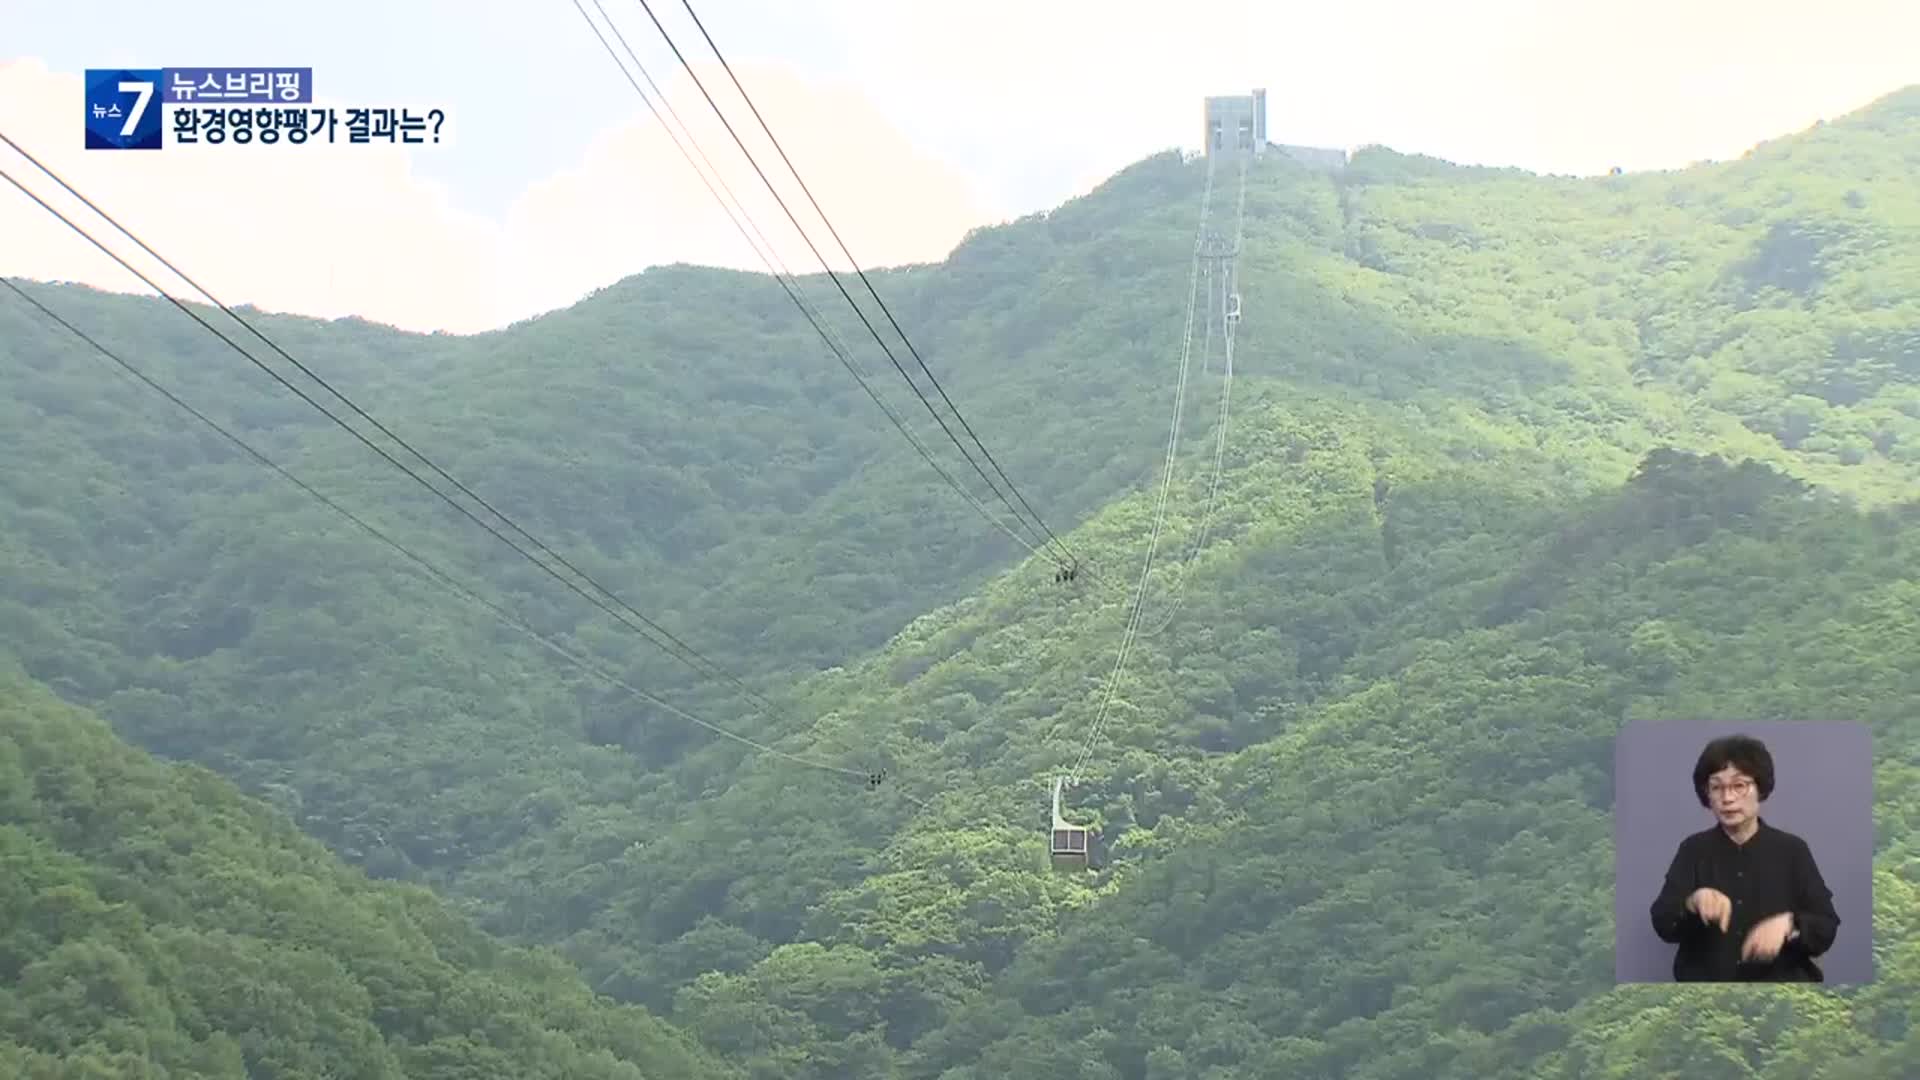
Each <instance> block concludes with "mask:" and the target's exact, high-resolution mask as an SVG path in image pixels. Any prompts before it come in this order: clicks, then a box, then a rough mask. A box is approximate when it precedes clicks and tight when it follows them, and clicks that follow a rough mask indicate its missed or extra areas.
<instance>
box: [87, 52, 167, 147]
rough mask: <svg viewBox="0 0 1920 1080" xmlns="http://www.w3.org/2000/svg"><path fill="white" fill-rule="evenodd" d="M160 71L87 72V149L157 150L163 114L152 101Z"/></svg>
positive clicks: (102, 69) (120, 70) (92, 70)
mask: <svg viewBox="0 0 1920 1080" xmlns="http://www.w3.org/2000/svg"><path fill="white" fill-rule="evenodd" d="M160 77H161V72H160V71H159V70H140V69H133V70H128V69H125V68H88V69H87V81H86V97H87V101H86V109H87V149H89V150H158V149H160V148H161V136H162V132H161V124H160V117H161V115H162V114H161V110H160V108H159V107H158V106H157V105H156V104H155V103H154V100H153V97H154V94H155V93H156V92H158V90H159V88H160Z"/></svg>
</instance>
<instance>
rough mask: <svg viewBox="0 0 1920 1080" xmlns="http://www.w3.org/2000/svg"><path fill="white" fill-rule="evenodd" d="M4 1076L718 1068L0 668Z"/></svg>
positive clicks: (595, 1073) (629, 1012) (644, 1072)
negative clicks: (133, 746)
mask: <svg viewBox="0 0 1920 1080" xmlns="http://www.w3.org/2000/svg"><path fill="white" fill-rule="evenodd" d="M0 867H3V868H4V873H0V1075H5V1076H9V1077H22V1078H26V1077H34V1078H39V1077H47V1078H53V1077H136V1076H138V1077H237V1078H238V1077H327V1076H357V1077H448V1078H453V1077H478V1076H526V1077H551V1078H553V1080H560V1078H563V1077H564V1078H572V1077H607V1078H615V1077H621V1078H626V1080H651V1078H655V1077H684V1078H688V1080H696V1078H707V1077H715V1078H718V1077H724V1076H729V1075H732V1074H731V1073H729V1072H728V1071H726V1070H725V1069H724V1068H722V1067H721V1066H719V1065H718V1064H717V1063H715V1062H714V1061H712V1060H711V1059H710V1056H709V1055H707V1054H706V1053H704V1052H703V1051H701V1050H700V1049H698V1048H697V1047H695V1046H693V1045H691V1044H690V1042H689V1041H688V1040H687V1039H685V1038H684V1037H682V1036H680V1035H679V1034H677V1033H675V1032H673V1031H671V1030H670V1029H669V1028H668V1027H667V1026H666V1025H664V1024H662V1023H661V1022H660V1021H659V1020H657V1019H655V1018H654V1017H652V1016H650V1015H648V1014H647V1013H646V1012H645V1011H644V1010H642V1009H639V1008H637V1007H634V1006H617V1005H613V1004H611V1003H609V1002H607V1001H606V1000H605V999H604V998H600V999H596V998H595V997H594V996H593V995H592V994H590V993H589V992H588V991H587V990H586V988H585V987H583V986H581V985H580V980H579V977H578V976H577V975H576V974H575V973H574V972H573V971H572V970H571V969H570V968H569V967H568V966H567V964H566V963H565V962H564V961H563V960H560V959H559V958H557V957H553V956H550V955H546V954H544V953H537V952H529V951H527V950H524V949H518V948H514V947H510V946H505V945H502V944H501V943H500V942H498V941H497V940H494V939H492V938H489V937H488V936H486V935H484V934H482V933H480V932H478V931H476V930H475V929H474V928H473V927H472V926H471V925H470V924H469V923H468V922H467V921H465V920H463V919H461V918H459V917H458V916H457V915H455V914H453V913H452V912H449V911H448V910H447V909H446V906H445V905H444V904H442V903H441V902H440V901H439V900H437V899H436V898H435V897H434V896H433V895H432V894H431V893H430V892H428V891H427V890H425V889H422V888H420V887H418V886H412V885H399V884H393V883H376V882H372V881H369V880H368V879H367V877H366V875H364V874H362V873H360V872H359V871H357V870H354V869H352V868H351V867H348V866H346V865H345V864H344V863H342V862H341V861H340V860H339V859H338V858H337V857H336V856H334V855H333V854H332V853H331V852H329V851H327V849H326V848H325V847H323V846H322V845H321V844H319V843H318V842H317V841H315V840H313V839H311V838H309V837H306V836H303V835H301V834H300V832H299V830H297V829H296V828H294V827H293V824H292V823H291V822H289V821H287V820H286V818H285V817H284V816H283V815H279V814H275V813H274V812H272V811H271V810H270V809H269V808H268V807H266V806H265V805H263V804H261V803H259V802H258V801H257V800H253V799H249V798H246V797H245V796H242V795H241V794H240V793H239V792H237V791H235V790H234V788H233V785H231V784H230V783H228V782H227V781H225V780H222V779H220V778H219V777H218V776H215V775H214V774H212V773H209V772H207V771H206V770H205V769H203V768H200V767H198V766H186V765H167V764H162V763H160V762H157V761H155V760H153V759H152V758H151V757H149V756H147V755H146V754H143V753H141V752H140V751H138V750H135V749H133V748H132V747H129V746H127V745H126V744H125V743H123V742H121V741H120V740H119V739H117V738H116V737H115V736H114V735H113V733H112V732H111V731H109V730H108V729H107V727H106V725H104V724H103V723H101V722H100V721H99V720H98V719H97V718H95V717H92V716H89V715H87V714H86V713H85V712H84V711H82V710H79V709H76V708H74V707H72V706H70V705H66V704H64V703H61V702H59V701H57V700H56V699H54V698H53V696H52V695H50V694H48V693H46V692H45V690H43V689H41V688H38V687H35V686H33V685H32V684H31V683H29V682H28V681H26V680H25V679H23V678H22V677H20V675H19V674H18V673H17V672H13V671H0Z"/></svg>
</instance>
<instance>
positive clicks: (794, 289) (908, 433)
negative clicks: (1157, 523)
mask: <svg viewBox="0 0 1920 1080" xmlns="http://www.w3.org/2000/svg"><path fill="white" fill-rule="evenodd" d="M573 6H574V8H575V9H576V10H578V11H579V12H580V17H581V18H583V19H585V20H586V23H587V27H588V29H590V30H592V31H593V33H594V36H595V37H596V38H598V39H599V40H600V44H601V47H603V48H604V49H606V50H607V55H608V56H610V57H612V59H613V62H614V66H615V67H618V68H619V69H620V74H621V75H623V76H625V77H626V80H627V82H628V84H629V85H631V86H632V87H633V89H634V92H635V93H636V94H638V95H640V100H641V102H642V103H644V104H645V105H646V107H647V109H648V111H649V112H651V113H652V114H653V117H654V119H655V120H658V121H659V122H660V126H661V127H662V128H664V129H665V130H666V132H667V137H668V138H669V139H671V140H673V145H674V148H675V149H677V150H679V151H680V156H681V157H682V158H685V159H686V162H687V165H688V167H690V168H692V169H693V171H694V174H695V175H697V176H699V177H700V181H701V183H703V184H705V185H706V188H707V192H708V193H709V194H711V195H712V196H713V197H714V199H715V200H716V201H718V202H719V203H720V208H721V209H722V210H723V211H725V212H726V215H727V219H728V220H729V221H731V222H733V227H734V228H735V229H736V230H738V231H739V232H740V235H741V238H742V239H744V240H746V242H747V245H748V246H749V247H751V248H753V251H754V254H756V255H758V256H759V257H760V261H761V263H762V265H764V266H766V268H767V273H768V274H769V275H771V276H772V277H773V279H774V281H775V282H777V283H778V284H779V285H780V287H781V289H782V291H784V292H785V293H786V294H787V299H789V300H791V301H793V303H794V306H795V307H797V308H799V309H800V313H801V315H803V316H805V317H806V320H807V322H808V323H810V324H811V325H812V326H813V329H814V332H815V333H817V334H819V335H820V339H821V340H822V341H823V342H825V343H826V346H827V349H828V351H830V352H832V353H833V354H834V356H835V358H836V359H838V360H839V361H840V363H841V366H843V367H845V368H846V369H847V373H848V374H850V375H852V376H853V378H854V381H855V382H857V383H859V384H860V388H861V389H862V390H865V391H866V392H867V396H868V397H870V398H872V399H873V402H874V404H875V405H878V406H879V407H880V410H881V412H883V413H885V414H886V416H887V419H889V420H891V421H893V426H894V427H896V428H898V429H899V430H900V434H901V435H903V436H905V437H906V440H907V442H908V443H909V444H911V445H912V446H913V448H914V449H915V450H916V451H918V452H919V454H920V456H921V457H922V458H924V459H926V462H927V464H928V465H931V466H932V467H933V469H934V471H935V472H936V473H938V474H939V475H940V478H941V479H942V480H945V481H946V482H947V486H949V487H951V488H953V490H954V491H956V492H958V493H959V494H960V497H961V498H963V499H965V500H967V502H968V503H969V504H971V505H972V506H973V508H974V509H975V510H978V511H979V512H980V515H981V516H982V517H984V518H986V519H987V521H988V522H989V523H991V524H992V525H993V526H994V527H995V528H998V529H999V530H1000V531H1002V532H1004V533H1006V534H1007V535H1008V536H1009V537H1011V538H1012V539H1013V541H1014V542H1015V543H1017V544H1019V545H1020V546H1021V547H1023V548H1025V549H1026V550H1027V551H1028V552H1029V553H1030V554H1034V555H1039V556H1042V557H1045V558H1048V559H1051V560H1053V561H1054V562H1055V563H1056V564H1057V565H1061V566H1064V565H1066V564H1065V563H1063V562H1061V561H1060V559H1059V557H1058V556H1056V555H1054V554H1053V552H1052V551H1050V550H1049V551H1042V550H1041V549H1040V548H1038V547H1037V546H1036V545H1035V544H1034V542H1033V541H1032V540H1031V539H1029V538H1028V537H1025V536H1022V535H1020V534H1019V533H1017V532H1015V531H1013V529H1012V528H1011V527H1009V526H1008V525H1007V523H1006V522H1005V521H1004V520H1002V519H1001V518H1000V517H999V516H998V515H997V514H995V513H994V512H993V511H992V510H990V509H988V507H987V506H986V505H985V504H984V503H982V502H981V501H980V499H979V497H978V496H976V495H974V493H973V492H971V491H968V490H967V489H966V488H965V487H964V486H963V485H961V483H960V482H959V481H958V480H956V479H955V478H954V477H953V475H952V474H951V473H949V472H948V471H947V469H946V467H945V466H943V465H941V464H940V462H939V461H938V460H936V459H935V458H934V456H933V454H932V452H931V451H929V450H928V449H927V448H926V446H925V444H923V443H922V442H921V441H920V436H919V434H918V433H916V432H915V431H914V430H913V429H912V428H911V427H910V426H909V425H908V424H907V422H906V420H905V419H904V418H903V417H901V416H900V414H899V413H898V412H897V411H895V409H894V407H893V406H892V405H891V404H890V403H888V402H887V400H886V399H885V398H883V397H881V396H880V394H879V393H878V391H876V390H874V388H873V387H872V385H871V384H869V383H868V382H867V377H866V375H865V374H864V373H863V372H862V371H861V370H860V365H859V362H858V361H857V360H855V359H854V358H853V357H852V355H851V352H852V350H850V349H848V348H847V345H846V342H845V341H844V340H842V339H841V338H840V335H839V333H838V332H837V331H835V330H834V329H833V324H832V323H831V322H826V321H825V320H824V317H823V316H821V315H820V314H819V313H818V311H817V310H816V309H815V308H814V307H813V306H812V305H811V303H810V302H809V301H807V300H806V299H805V295H804V291H803V290H802V289H801V288H800V282H799V279H798V277H797V275H795V274H794V273H793V272H792V271H791V270H789V269H787V268H786V263H785V262H784V261H782V260H780V258H779V254H778V252H777V251H775V250H774V249H773V244H772V242H771V241H769V240H767V238H766V234H764V233H762V232H761V231H760V228H759V226H758V225H757V224H754V222H753V215H751V214H749V213H748V212H747V209H746V205H745V204H744V203H740V199H739V197H738V196H737V195H734V194H733V189H732V188H731V187H730V186H728V185H727V182H726V179H725V177H723V176H721V175H720V170H719V169H717V168H714V166H713V162H712V160H711V159H709V158H707V156H706V152H705V151H703V150H700V144H699V142H698V140H696V139H694V137H693V132H692V129H691V128H687V141H688V142H689V143H692V144H693V147H694V149H695V151H697V152H699V153H700V157H701V160H703V161H706V163H707V168H709V169H712V171H713V173H714V177H715V179H717V180H719V181H720V184H721V186H722V187H724V188H726V190H727V194H728V195H729V196H731V197H732V198H733V200H734V202H735V203H740V213H739V217H735V215H734V209H733V207H732V206H729V205H728V203H727V200H726V199H723V198H721V196H720V192H719V191H717V190H715V189H714V186H713V183H712V182H711V181H709V180H708V179H707V176H706V173H704V172H702V171H701V170H700V167H699V166H697V165H695V164H694V163H693V157H692V155H691V154H689V153H688V152H687V149H686V147H684V146H682V145H681V143H680V136H679V135H678V134H677V133H675V132H674V130H673V128H672V127H671V126H669V125H668V124H667V121H666V118H665V117H663V116H661V114H660V110H659V109H658V108H656V107H655V106H654V103H653V100H652V99H651V98H649V97H648V96H647V92H646V91H645V90H642V89H641V88H640V84H639V83H638V82H636V81H635V80H634V78H633V75H632V74H631V73H629V72H628V71H627V68H626V65H625V64H624V63H622V62H621V60H620V56H619V54H617V53H615V52H614V51H613V45H612V43H611V42H609V41H607V39H606V35H604V34H602V33H601V32H600V27H599V26H597V25H596V24H595V23H594V21H593V17H592V16H590V15H588V14H587V11H586V9H585V8H584V7H581V5H580V0H573ZM594 6H595V7H596V8H598V9H599V10H600V14H601V17H602V18H606V9H605V8H603V7H601V6H600V3H599V0H594ZM607 25H608V26H609V27H611V28H612V29H613V32H614V35H615V36H616V37H618V38H619V39H620V43H621V45H622V46H623V47H625V48H626V49H627V54H628V55H629V56H631V57H632V58H633V64H634V67H636V68H638V69H639V70H640V74H641V75H642V76H643V77H645V78H646V80H647V85H649V86H653V87H654V90H655V93H656V94H658V93H659V86H658V84H657V83H655V82H654V81H653V77H652V76H651V75H648V74H647V69H646V66H645V65H643V64H642V63H641V62H640V58H639V57H638V56H635V55H634V53H633V49H632V47H631V46H628V45H627V42H626V37H625V36H624V35H622V34H621V33H620V28H619V27H618V26H616V25H614V22H613V20H612V19H611V18H607ZM660 103H661V104H662V105H666V106H667V109H668V111H669V112H673V106H672V104H671V103H670V102H668V101H667V100H666V97H665V95H661V98H660ZM673 116H674V119H675V120H676V121H679V119H680V118H679V114H678V113H677V112H673ZM680 123H681V127H683V128H686V124H685V122H684V121H681V122H680ZM740 218H745V219H746V221H747V224H748V225H751V226H752V227H753V231H754V233H755V234H756V235H758V236H759V237H760V242H761V243H764V244H766V246H767V248H768V251H767V252H763V251H761V250H760V247H759V245H758V244H755V243H754V240H753V237H750V236H748V235H747V231H746V226H743V225H741V224H740ZM769 253H771V258H769ZM775 262H778V263H779V265H780V270H775V269H774V263H775ZM781 271H785V273H784V274H783V273H782V272H781ZM788 278H792V279H793V281H792V284H789V283H788ZM1021 524H1022V525H1024V524H1026V522H1024V521H1022V522H1021Z"/></svg>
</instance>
